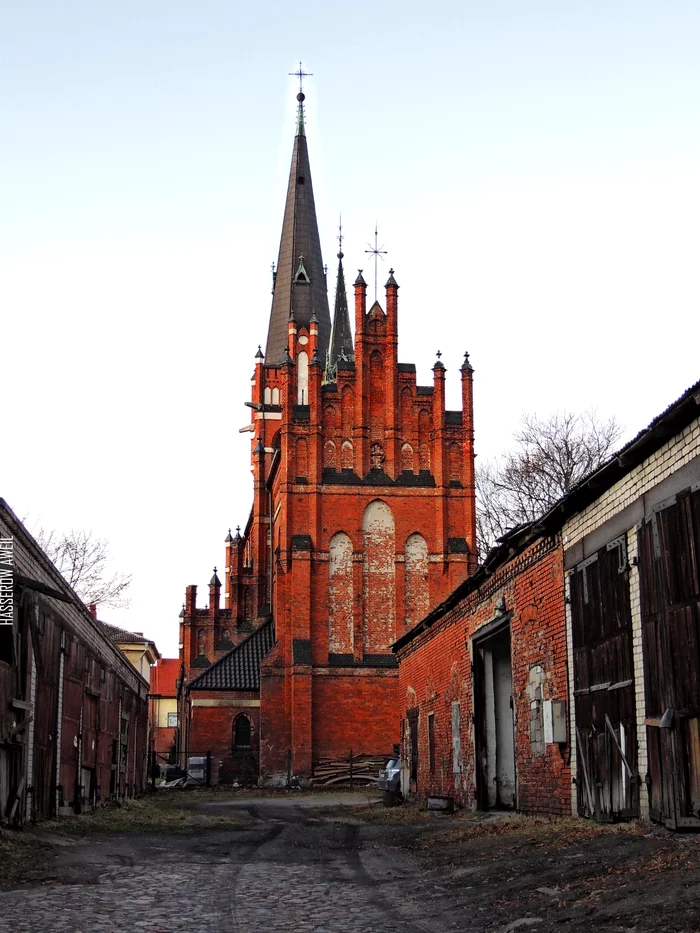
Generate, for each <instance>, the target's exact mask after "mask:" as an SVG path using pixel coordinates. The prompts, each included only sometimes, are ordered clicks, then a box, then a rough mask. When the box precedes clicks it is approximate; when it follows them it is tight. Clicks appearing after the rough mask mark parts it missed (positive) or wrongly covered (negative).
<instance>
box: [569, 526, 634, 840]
mask: <svg viewBox="0 0 700 933" xmlns="http://www.w3.org/2000/svg"><path fill="white" fill-rule="evenodd" d="M570 583H571V618H572V635H573V649H574V699H575V706H576V737H577V773H576V788H577V800H578V812H579V814H580V815H581V816H586V817H591V818H593V819H596V820H599V821H601V822H611V821H613V820H619V819H633V818H634V817H636V816H637V815H638V810H639V775H638V773H637V767H638V766H637V731H636V716H635V699H634V666H633V659H632V622H631V613H630V596H629V569H628V564H627V548H626V543H625V538H624V537H622V538H616V539H615V540H614V541H611V542H609V543H608V544H607V545H606V546H605V547H603V548H601V549H600V550H599V551H598V552H597V553H596V554H594V555H592V556H591V557H589V558H588V559H587V560H584V561H583V562H582V563H580V564H579V565H578V566H577V567H576V569H575V571H574V572H573V574H572V575H571V578H570Z"/></svg>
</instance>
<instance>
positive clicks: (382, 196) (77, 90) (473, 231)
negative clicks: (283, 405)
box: [0, 0, 700, 657]
mask: <svg viewBox="0 0 700 933" xmlns="http://www.w3.org/2000/svg"><path fill="white" fill-rule="evenodd" d="M699 37H700V5H699V4H698V3H697V2H695V0H692V2H676V0H667V2H664V3H660V2H646V0H616V2H613V3H610V2H609V0H587V2H586V3H579V4H573V3H561V2H560V0H552V2H537V0H525V2H523V0H510V2H509V0H490V2H488V3H485V2H483V0H480V2H472V0H461V2H447V0H434V2H433V3H431V4H425V3H414V2H406V0H402V2H395V0H389V2H381V0H375V2H371V3H370V2H367V0H358V2H355V3H353V4H352V5H341V4H328V3H320V2H317V0H309V2H306V3H301V4H290V3H286V2H285V3H282V2H276V0H272V2H267V3H265V4H249V3H246V4H244V3H241V2H239V0H226V2H224V0H221V2H215V0H198V2H197V3H194V2H189V3H188V2H177V0H168V2H165V0H147V2H144V0H138V2H133V0H121V2H120V3H118V4H117V3H115V2H109V0H105V2H103V3H94V2H86V0H64V2H62V3H60V4H57V3H55V2H53V0H44V2H38V0H23V2H22V3H21V4H9V3H4V4H1V5H0V129H1V132H2V138H3V144H2V146H1V147H0V377H1V381H2V385H3V388H4V398H5V405H4V406H3V419H2V426H3V435H4V440H5V443H4V444H3V445H2V446H3V455H2V458H1V459H0V496H2V497H3V498H5V499H6V500H7V501H8V503H9V504H10V506H11V507H12V508H13V509H14V511H15V512H16V513H17V514H18V515H19V516H20V517H21V518H25V519H26V522H27V525H28V527H29V528H30V530H31V529H36V528H38V527H42V526H43V527H44V528H52V529H57V530H59V531H63V530H66V531H67V530H70V529H81V530H85V531H92V532H93V534H95V535H96V536H97V537H99V538H103V539H106V540H107V541H108V542H109V548H110V553H111V557H112V564H113V568H114V569H115V570H119V571H122V572H125V573H131V574H132V575H133V583H132V586H131V603H130V606H129V608H128V609H123V610H108V609H103V610H101V611H100V617H101V618H103V619H104V620H105V621H107V622H113V623H115V624H119V625H122V626H124V627H125V628H128V629H130V630H131V631H139V632H144V633H145V634H146V635H147V636H149V637H151V638H153V639H155V641H156V643H157V645H158V648H159V650H160V651H161V653H162V654H163V655H164V656H170V657H172V656H176V654H177V640H178V625H177V623H178V612H179V610H180V606H181V604H182V602H183V599H184V591H185V587H186V586H187V585H188V584H190V583H196V584H198V585H199V587H200V601H202V600H203V602H206V598H207V594H208V589H207V583H208V580H209V578H210V576H211V573H212V568H213V566H214V565H217V566H218V567H219V568H221V566H222V565H223V560H224V538H225V536H226V534H227V531H228V529H229V527H231V528H234V529H235V527H236V525H238V524H240V525H244V524H245V521H246V519H247V516H248V512H249V510H250V505H251V499H252V478H251V476H250V463H249V443H250V438H249V435H247V434H240V433H239V428H240V427H242V426H244V425H245V424H247V423H248V422H249V416H248V413H247V412H248V410H247V409H246V408H245V407H244V402H245V401H246V400H247V399H249V398H250V377H251V375H252V371H253V357H254V354H255V351H256V349H257V346H258V344H262V345H263V346H264V345H265V339H266V334H267V323H268V318H269V312H270V301H271V296H270V287H271V272H270V266H271V263H272V262H273V261H275V260H276V258H277V251H278V248H279V236H280V232H281V224H282V213H283V207H284V196H285V191H286V184H287V176H288V171H289V160H290V157H291V152H292V143H293V135H294V119H295V108H296V100H295V95H296V92H297V90H298V85H297V83H296V80H295V79H294V78H293V77H289V72H293V71H294V70H295V69H296V68H297V67H298V63H299V61H300V60H301V61H303V63H304V69H305V70H306V71H307V72H312V73H313V75H312V76H311V77H309V78H308V79H307V80H306V83H305V87H304V90H305V93H306V95H307V99H306V112H307V136H308V144H309V153H310V160H311V171H312V177H313V184H314V194H315V199H316V206H317V214H318V220H319V228H320V233H321V241H322V249H323V254H324V260H325V261H326V262H327V263H328V265H329V272H330V274H329V283H330V285H331V289H333V288H334V286H335V268H336V262H337V261H336V259H335V254H336V252H337V241H336V239H335V236H336V234H337V224H338V217H339V215H340V214H341V212H342V219H343V233H344V237H345V239H344V242H343V251H344V253H345V260H344V264H345V269H346V277H347V278H348V280H349V281H352V280H353V279H354V277H355V270H356V269H357V268H363V269H364V270H365V278H366V279H367V281H368V282H369V283H370V291H372V290H373V279H374V273H373V268H372V265H371V264H370V263H369V262H368V260H367V257H366V256H365V254H364V250H365V249H367V248H368V245H369V242H370V241H371V240H372V239H373V233H374V226H375V223H376V224H377V225H378V229H379V245H382V246H384V248H385V249H386V250H387V256H386V262H384V263H380V267H379V283H380V295H379V297H380V301H381V300H382V293H383V289H382V288H381V286H382V285H383V283H384V281H385V280H386V278H387V277H388V270H389V268H390V267H391V268H393V269H394V270H395V276H396V279H397V281H398V283H399V285H400V286H401V290H400V292H399V301H400V304H399V328H400V331H399V341H400V342H399V356H400V359H401V360H402V361H403V362H414V363H415V364H416V365H417V368H418V381H419V383H422V384H430V382H431V381H432V373H431V367H432V365H433V363H434V361H435V353H436V351H438V350H440V351H442V353H443V357H442V360H443V362H444V363H445V365H446V367H447V370H448V373H447V381H448V382H447V393H448V395H447V401H448V407H451V408H458V407H459V404H460V403H459V373H458V368H459V366H460V364H461V362H462V357H463V354H464V351H465V350H468V351H469V353H470V356H471V362H472V364H473V365H474V368H475V430H476V450H477V454H478V456H479V457H480V458H491V457H496V456H497V455H498V454H499V453H501V452H502V451H504V450H506V449H507V448H508V447H509V446H510V445H511V443H512V435H513V431H514V430H516V429H517V426H518V422H519V420H520V418H521V416H522V414H523V413H525V412H527V413H537V414H538V415H539V416H541V417H545V416H547V415H548V414H551V413H553V412H555V411H557V410H563V409H568V410H572V411H583V410H589V409H592V408H595V409H596V410H597V411H598V413H599V414H600V415H601V416H605V417H608V416H610V415H615V416H616V418H617V419H618V420H619V421H620V422H621V423H622V424H623V425H624V427H625V438H629V437H631V436H633V435H634V434H636V433H637V431H639V430H640V429H641V428H642V427H644V426H645V425H646V424H647V423H648V422H649V421H650V420H651V419H652V418H653V417H654V416H655V415H657V414H658V413H660V412H661V411H662V410H663V409H664V408H665V407H666V406H667V405H669V404H670V403H671V402H672V401H673V400H675V399H676V398H677V397H678V396H679V395H680V394H681V393H682V392H683V390H684V389H686V388H687V387H688V386H689V385H691V384H692V383H694V382H695V381H697V380H698V378H700V364H699V362H698V337H699V336H700V333H699V332H700V325H699V323H698V321H699V315H698V303H699V299H700V283H699V279H698V274H697V271H698V258H697V257H698V255H699V254H700V229H699V221H698V218H700V173H699V171H698V166H699V165H700V119H699V117H700V57H699V56H698V55H697V47H698V39H699Z"/></svg>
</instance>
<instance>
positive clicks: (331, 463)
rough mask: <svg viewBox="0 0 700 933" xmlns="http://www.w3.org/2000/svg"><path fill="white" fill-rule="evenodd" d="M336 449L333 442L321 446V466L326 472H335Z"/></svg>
mask: <svg viewBox="0 0 700 933" xmlns="http://www.w3.org/2000/svg"><path fill="white" fill-rule="evenodd" d="M335 465H336V448H335V444H334V443H333V441H326V443H325V444H324V446H323V466H324V467H325V468H326V469H327V470H335Z"/></svg>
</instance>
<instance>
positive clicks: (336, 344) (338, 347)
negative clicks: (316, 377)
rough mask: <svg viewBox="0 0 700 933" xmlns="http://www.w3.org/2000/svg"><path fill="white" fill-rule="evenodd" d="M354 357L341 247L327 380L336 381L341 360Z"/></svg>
mask: <svg viewBox="0 0 700 933" xmlns="http://www.w3.org/2000/svg"><path fill="white" fill-rule="evenodd" d="M341 236H342V234H341ZM354 359H355V348H354V346H353V342H352V331H351V330H350V314H349V312H348V296H347V293H346V291H345V275H344V273H343V250H342V249H341V250H340V251H339V252H338V279H337V282H336V286H335V308H334V310H333V327H332V329H331V345H330V347H329V349H328V353H327V355H326V376H325V379H326V382H334V381H335V373H336V370H337V368H338V361H339V360H345V361H351V360H354Z"/></svg>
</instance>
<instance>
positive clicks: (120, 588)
mask: <svg viewBox="0 0 700 933" xmlns="http://www.w3.org/2000/svg"><path fill="white" fill-rule="evenodd" d="M36 539H37V541H38V543H39V545H40V547H41V548H42V550H43V551H44V552H45V554H46V555H47V556H48V557H49V558H50V560H51V561H52V562H53V563H54V564H55V566H56V569H57V570H58V571H59V573H60V574H61V575H62V576H63V578H64V579H65V580H66V582H68V583H69V584H70V585H71V586H72V587H73V589H74V590H75V592H76V593H77V594H78V596H79V597H80V598H81V599H82V601H83V602H84V603H85V604H86V605H88V606H89V605H90V604H91V603H96V604H97V605H100V606H111V607H113V608H126V606H128V605H129V600H128V599H127V596H126V591H127V590H128V588H129V586H130V584H131V574H123V573H119V572H114V573H110V570H109V549H108V546H107V542H106V541H104V540H102V539H101V538H95V537H93V534H92V532H91V531H70V532H68V533H67V534H60V533H58V532H55V531H46V530H45V529H44V528H40V529H39V530H38V531H37V532H36Z"/></svg>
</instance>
